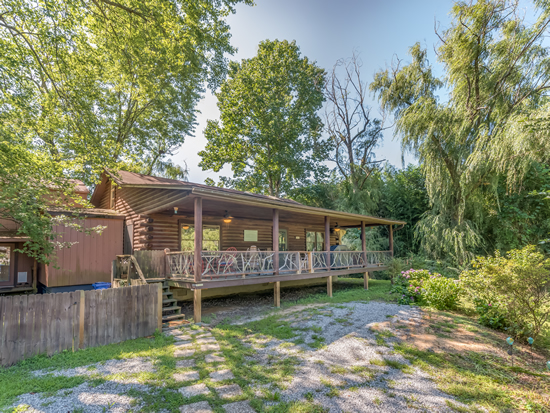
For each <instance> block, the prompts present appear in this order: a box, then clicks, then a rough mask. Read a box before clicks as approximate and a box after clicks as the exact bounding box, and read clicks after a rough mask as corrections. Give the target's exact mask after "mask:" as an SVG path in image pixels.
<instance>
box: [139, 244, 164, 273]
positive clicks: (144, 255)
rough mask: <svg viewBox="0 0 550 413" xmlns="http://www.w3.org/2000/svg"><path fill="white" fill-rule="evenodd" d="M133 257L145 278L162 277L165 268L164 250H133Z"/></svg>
mask: <svg viewBox="0 0 550 413" xmlns="http://www.w3.org/2000/svg"><path fill="white" fill-rule="evenodd" d="M134 257H136V260H137V262H138V264H139V266H140V268H141V271H143V275H144V276H145V278H164V277H166V274H167V273H168V272H167V270H166V254H165V253H164V250H152V251H147V250H143V251H134Z"/></svg>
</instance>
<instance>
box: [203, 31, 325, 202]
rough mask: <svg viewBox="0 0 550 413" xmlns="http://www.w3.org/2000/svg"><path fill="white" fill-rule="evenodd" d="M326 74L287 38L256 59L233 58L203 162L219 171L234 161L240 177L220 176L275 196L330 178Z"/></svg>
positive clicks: (265, 45) (266, 46) (266, 44)
mask: <svg viewBox="0 0 550 413" xmlns="http://www.w3.org/2000/svg"><path fill="white" fill-rule="evenodd" d="M324 76H325V71H324V70H323V69H321V68H319V67H318V66H317V65H316V64H315V62H310V61H309V59H308V58H307V57H302V56H301V54H300V49H299V48H298V46H297V45H296V43H295V42H291V43H289V42H288V41H278V40H275V41H269V40H266V41H263V42H261V43H260V45H259V46H258V55H257V56H255V57H253V58H251V59H245V60H243V61H242V62H241V63H231V65H230V71H229V78H228V79H227V80H226V81H225V82H224V83H223V84H222V87H221V90H220V91H219V92H218V93H217V94H216V96H217V98H218V108H219V109H220V112H221V116H220V121H213V120H209V121H208V124H207V126H206V129H205V131H204V134H205V137H206V138H207V140H208V143H207V145H206V149H205V150H204V151H201V152H200V153H199V154H200V155H201V157H202V161H201V163H200V166H201V167H202V168H203V169H213V170H214V171H215V172H218V171H220V170H221V169H222V168H223V166H224V165H225V164H230V165H231V168H232V171H233V176H234V178H228V177H224V178H222V183H223V184H224V185H226V186H229V187H235V188H237V189H239V190H247V191H252V192H259V193H265V194H269V195H272V196H279V195H281V194H285V193H287V192H288V191H289V190H290V189H291V188H293V187H295V186H300V185H301V184H303V183H305V182H307V181H308V180H309V179H310V178H315V179H319V178H321V177H322V176H324V174H325V172H326V167H325V166H324V165H323V164H322V161H323V160H324V159H325V158H326V149H327V147H326V146H327V145H326V143H324V142H323V141H321V140H320V132H321V127H322V123H321V119H320V118H319V116H318V115H317V111H318V110H319V109H320V108H321V105H322V103H323V100H324V97H323V85H324Z"/></svg>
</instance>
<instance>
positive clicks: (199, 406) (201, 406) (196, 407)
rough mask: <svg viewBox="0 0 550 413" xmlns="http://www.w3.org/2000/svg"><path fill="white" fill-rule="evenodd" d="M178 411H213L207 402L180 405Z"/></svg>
mask: <svg viewBox="0 0 550 413" xmlns="http://www.w3.org/2000/svg"><path fill="white" fill-rule="evenodd" d="M232 404H235V403H232ZM180 413H214V411H213V410H212V409H211V408H210V405H209V404H208V402H198V403H191V404H187V405H185V406H181V407H180Z"/></svg>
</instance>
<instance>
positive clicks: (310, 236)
mask: <svg viewBox="0 0 550 413" xmlns="http://www.w3.org/2000/svg"><path fill="white" fill-rule="evenodd" d="M306 250H307V251H324V250H325V234H323V233H322V232H315V231H307V232H306Z"/></svg>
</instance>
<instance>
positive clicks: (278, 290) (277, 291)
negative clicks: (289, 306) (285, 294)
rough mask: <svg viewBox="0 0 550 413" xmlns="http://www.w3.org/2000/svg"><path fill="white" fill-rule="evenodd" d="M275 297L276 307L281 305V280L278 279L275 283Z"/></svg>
mask: <svg viewBox="0 0 550 413" xmlns="http://www.w3.org/2000/svg"><path fill="white" fill-rule="evenodd" d="M273 296H274V297H273V298H274V299H275V307H277V308H279V307H281V282H280V281H276V282H274V283H273Z"/></svg>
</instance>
